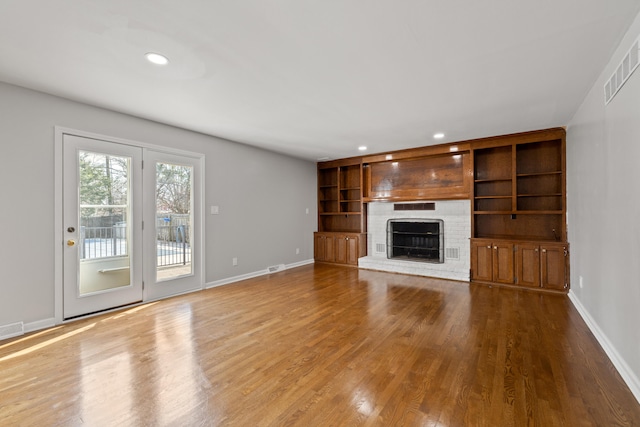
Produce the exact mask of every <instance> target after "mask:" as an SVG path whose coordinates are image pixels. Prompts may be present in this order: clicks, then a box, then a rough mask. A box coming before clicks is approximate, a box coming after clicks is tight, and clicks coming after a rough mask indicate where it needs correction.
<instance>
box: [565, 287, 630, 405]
mask: <svg viewBox="0 0 640 427" xmlns="http://www.w3.org/2000/svg"><path fill="white" fill-rule="evenodd" d="M569 300H570V301H571V302H572V303H573V306H574V307H575V308H576V310H578V313H580V316H582V319H583V320H584V322H585V323H586V324H587V326H588V327H589V329H590V330H591V333H593V335H594V336H595V337H596V340H598V342H599V343H600V345H601V346H602V348H603V349H604V352H605V353H606V354H607V356H609V359H610V360H611V363H613V366H615V367H616V369H617V370H618V373H619V374H620V376H621V377H622V379H623V380H624V382H625V383H626V384H627V386H628V387H629V389H631V393H633V396H634V397H635V398H636V400H637V401H638V403H640V380H639V379H638V377H637V376H636V374H635V373H634V372H633V370H632V369H631V368H630V367H629V365H628V364H627V362H625V360H624V358H623V357H622V356H621V355H620V353H618V351H617V350H616V348H615V347H614V346H613V344H611V341H609V338H607V336H606V334H605V333H604V332H603V331H602V329H600V327H599V326H598V324H597V323H596V321H595V320H594V319H593V317H591V315H590V314H589V312H588V311H587V309H586V308H585V306H583V305H582V303H581V302H580V300H579V299H578V297H577V296H576V294H575V293H574V292H573V291H571V290H570V291H569Z"/></svg>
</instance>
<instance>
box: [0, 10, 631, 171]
mask: <svg viewBox="0 0 640 427" xmlns="http://www.w3.org/2000/svg"><path fill="white" fill-rule="evenodd" d="M638 11H640V0H536V1H524V0H485V1H474V0H396V1H392V0H367V1H365V0H351V1H349V0H328V1H315V2H311V1H303V0H297V1H296V0H279V1H276V0H228V1H222V0H217V1H214V0H153V1H152V0H147V1H144V0H58V1H51V0H35V1H28V0H0V80H2V81H6V82H8V83H13V84H16V85H20V86H24V87H28V88H33V89H36V90H40V91H43V92H47V93H51V94H55V95H59V96H62V97H66V98H70V99H73V100H77V101H81V102H86V103H88V104H92V105H97V106H101V107H105V108H109V109H113V110H116V111H121V112H124V113H128V114H132V115H135V116H139V117H144V118H147V119H151V120H155V121H158V122H163V123H168V124H172V125H175V126H179V127H183V128H187V129H192V130H195V131H198V132H202V133H205V134H210V135H215V136H219V137H224V138H228V139H230V140H234V141H238V142H243V143H247V144H251V145H255V146H259V147H263V148H266V149H269V150H274V151H278V152H282V153H287V154H290V155H293V156H296V157H301V158H306V159H310V160H314V161H315V160H317V159H318V158H323V157H330V158H341V157H349V156H354V155H359V154H360V153H359V152H358V150H357V147H358V146H359V145H366V146H368V147H369V150H368V153H374V152H381V151H390V150H396V149H402V148H409V147H417V146H424V145H431V144H434V143H436V141H434V140H433V138H432V135H433V134H434V133H435V132H439V131H441V132H444V133H445V134H446V137H445V139H444V140H442V141H438V142H437V143H440V142H450V141H459V140H464V139H470V138H479V137H484V136H491V135H499V134H504V133H512V132H521V131H526V130H534V129H542V128H548V127H554V126H564V125H566V124H567V123H568V122H569V120H570V119H571V117H572V116H573V114H574V112H575V111H576V109H577V108H578V106H579V105H580V103H581V102H582V100H583V98H584V97H585V95H586V93H587V91H588V90H589V89H590V87H591V86H592V85H593V83H594V82H595V80H596V78H597V77H598V75H599V74H600V73H601V72H602V70H603V67H604V66H605V65H606V63H607V62H608V60H609V59H610V56H611V54H612V53H613V51H614V49H615V47H616V45H617V44H618V42H619V41H620V39H621V38H622V35H623V34H624V32H625V31H626V30H627V28H628V26H629V25H630V24H631V22H632V21H633V19H634V18H635V16H636V14H637V13H638ZM149 51H154V52H159V53H162V54H164V55H166V56H168V57H169V59H170V61H171V62H170V64H169V65H168V66H166V67H158V66H154V65H151V64H149V63H148V62H146V61H145V59H144V57H143V55H144V54H145V53H146V52H149Z"/></svg>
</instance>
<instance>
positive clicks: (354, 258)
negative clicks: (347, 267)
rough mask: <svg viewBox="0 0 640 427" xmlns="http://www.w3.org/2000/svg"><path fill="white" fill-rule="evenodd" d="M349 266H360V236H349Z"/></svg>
mask: <svg viewBox="0 0 640 427" xmlns="http://www.w3.org/2000/svg"><path fill="white" fill-rule="evenodd" d="M346 246H347V264H351V265H358V249H359V242H358V236H347V245H346Z"/></svg>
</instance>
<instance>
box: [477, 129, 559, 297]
mask: <svg viewBox="0 0 640 427" xmlns="http://www.w3.org/2000/svg"><path fill="white" fill-rule="evenodd" d="M535 134H536V133H530V134H527V139H526V140H520V139H519V137H518V136H514V138H513V139H512V140H511V141H510V142H509V143H506V142H505V141H504V140H502V141H500V142H499V144H501V145H500V146H498V147H493V146H491V145H490V143H489V142H488V141H484V142H483V143H482V144H481V145H480V146H478V147H477V148H476V147H474V146H473V145H472V157H473V160H474V164H473V167H474V170H473V173H474V183H473V190H474V192H473V204H472V209H473V210H472V239H471V250H472V254H476V257H475V259H474V256H473V255H472V280H481V279H480V278H479V277H481V276H483V275H486V274H485V273H487V271H490V270H491V268H487V266H486V265H485V266H480V265H479V264H478V259H479V258H478V257H479V256H481V257H483V259H486V258H487V257H489V258H491V257H493V258H495V257H496V256H498V255H497V254H500V255H499V261H500V262H502V261H504V260H505V259H507V258H509V257H510V256H511V255H509V254H512V253H514V254H515V252H513V251H510V250H508V248H507V249H506V250H503V251H502V252H500V250H501V247H502V246H504V247H507V246H509V245H511V246H512V247H513V248H517V249H518V251H519V252H518V255H517V257H516V256H515V255H514V259H513V260H512V261H513V262H514V264H513V265H514V266H516V267H521V266H522V265H521V263H522V259H524V258H523V257H531V256H532V255H531V254H535V253H539V254H540V256H541V259H542V251H541V250H539V252H535V248H538V249H539V248H540V247H542V245H551V244H555V245H556V246H557V245H558V244H562V245H565V244H566V238H567V234H566V204H565V197H566V187H565V142H564V138H565V135H564V130H561V129H558V130H555V131H554V132H553V133H551V134H549V133H545V132H540V133H539V135H540V140H536V139H535ZM477 239H486V240H485V241H483V242H480V241H477ZM487 240H488V241H489V242H494V243H493V244H492V245H491V247H490V248H491V250H490V251H489V252H482V251H487ZM498 242H500V243H498ZM496 247H497V249H496ZM531 248H533V249H531ZM502 249H504V248H502ZM496 250H497V252H496ZM528 251H530V252H528ZM553 251H554V254H555V253H556V252H558V251H557V250H555V249H554V250H553ZM476 252H477V253H476ZM561 255H562V254H560V255H558V256H557V259H556V258H554V261H553V263H551V264H549V263H546V264H543V263H540V265H541V266H543V267H544V271H545V272H548V273H549V272H550V273H551V274H552V275H554V274H555V276H557V277H561V276H562V277H564V276H563V274H564V273H562V271H564V270H562V269H563V268H564V267H565V261H566V259H565V256H566V255H564V256H561ZM554 256H555V255H554ZM516 258H517V259H516ZM521 258H522V259H521ZM474 261H475V263H476V265H475V266H474V265H473V263H474ZM494 261H495V260H494ZM496 262H497V261H496ZM534 264H535V265H534ZM536 265H538V264H536V263H531V266H533V267H531V268H532V269H533V270H531V269H530V270H526V269H525V270H526V271H528V272H530V271H534V270H535V271H537V270H536V268H542V267H535V266H536ZM494 267H495V265H494ZM556 268H557V271H555V270H554V269H556ZM477 269H480V270H482V271H475V270H477ZM525 270H522V271H525ZM552 270H554V271H552ZM561 270H562V271H561ZM522 271H520V270H518V272H517V273H518V274H517V275H516V274H512V272H510V271H507V272H506V273H504V271H502V270H500V269H498V270H497V271H495V270H494V271H493V276H492V277H488V278H487V277H484V278H483V279H482V281H485V282H490V283H505V282H504V280H512V281H513V284H515V285H521V286H530V284H527V283H528V282H527V281H526V280H525V278H524V276H526V275H523V274H524V273H523V274H520V273H522ZM541 271H542V270H541ZM503 273H504V274H503ZM556 273H557V274H556ZM503 276H504V277H503ZM516 276H517V278H516ZM520 276H523V277H520ZM555 276H554V277H555ZM527 277H528V276H527ZM567 280H568V279H567ZM561 282H562V283H561V285H562V286H564V284H565V283H568V282H565V281H561Z"/></svg>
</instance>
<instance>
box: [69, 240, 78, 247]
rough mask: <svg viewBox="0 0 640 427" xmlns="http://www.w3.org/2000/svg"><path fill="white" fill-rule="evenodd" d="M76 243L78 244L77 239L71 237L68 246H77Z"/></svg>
mask: <svg viewBox="0 0 640 427" xmlns="http://www.w3.org/2000/svg"><path fill="white" fill-rule="evenodd" d="M75 244H76V241H75V240H71V239H69V240H67V246H75Z"/></svg>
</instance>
